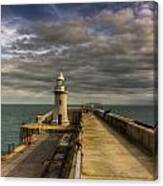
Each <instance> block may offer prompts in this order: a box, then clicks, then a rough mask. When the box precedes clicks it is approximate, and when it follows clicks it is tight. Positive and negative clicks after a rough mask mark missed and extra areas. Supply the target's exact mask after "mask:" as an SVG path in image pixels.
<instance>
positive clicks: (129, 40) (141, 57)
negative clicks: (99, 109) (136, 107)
mask: <svg viewBox="0 0 163 186" xmlns="http://www.w3.org/2000/svg"><path fill="white" fill-rule="evenodd" d="M137 7H139V8H137ZM89 8H90V7H89ZM83 10H84V7H82V11H83ZM50 11H51V13H50V14H52V12H53V11H56V7H53V6H51V7H50ZM80 11H81V9H77V10H76V12H75V13H73V15H75V16H68V15H70V11H69V9H67V12H66V13H65V14H63V10H62V11H61V12H58V14H59V13H61V15H60V18H57V19H56V18H55V19H52V18H51V17H50V18H49V17H48V19H47V17H45V18H44V19H42V20H38V19H35V20H34V21H29V20H26V19H25V18H24V17H23V18H21V17H19V19H17V20H18V21H13V22H11V21H9V18H8V17H6V18H4V19H3V20H2V70H1V71H2V96H3V97H4V100H5V102H8V101H9V102H10V101H11V102H14V101H15V102H20V101H22V100H23V99H25V98H26V97H28V98H29V100H31V101H34V100H35V101H34V102H39V99H38V97H39V98H40V99H41V100H42V101H43V102H49V101H51V99H50V97H52V95H53V93H52V91H53V87H54V85H55V78H56V76H57V74H58V73H59V71H63V73H64V75H65V77H66V79H67V86H68V89H69V90H70V100H71V101H72V102H75V103H77V102H81V100H80V98H82V97H84V99H85V101H89V99H90V100H92V101H96V102H97V101H99V102H101V101H102V100H104V99H106V98H108V97H110V98H111V100H110V99H107V100H108V101H107V103H115V104H116V103H117V104H119V103H124V104H125V103H127V104H135V103H137V104H143V103H144V104H148V103H151V100H152V99H153V81H154V79H153V66H154V51H153V50H154V48H153V42H154V35H153V24H154V23H153V21H154V17H153V11H154V10H153V9H151V5H150V4H149V5H148V3H145V4H134V5H133V4H132V6H128V7H127V8H126V7H125V8H121V9H118V10H116V11H113V10H112V9H110V8H108V9H107V8H102V9H96V11H95V12H94V16H83V15H81V12H80ZM62 14H63V15H67V16H62ZM10 19H12V18H11V17H10ZM14 19H15V18H14V16H13V20H14ZM24 23H25V24H24ZM30 96H31V99H30ZM3 97H2V101H3ZM122 99H123V100H122ZM24 102H26V99H25V100H24Z"/></svg>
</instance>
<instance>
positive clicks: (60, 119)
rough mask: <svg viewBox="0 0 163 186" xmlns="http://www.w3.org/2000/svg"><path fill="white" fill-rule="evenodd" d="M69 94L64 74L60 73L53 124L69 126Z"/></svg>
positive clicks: (55, 90)
mask: <svg viewBox="0 0 163 186" xmlns="http://www.w3.org/2000/svg"><path fill="white" fill-rule="evenodd" d="M67 94H68V91H67V87H66V85H65V78H64V76H63V74H62V72H60V74H59V76H58V77H57V80H56V86H55V89H54V96H55V99H54V100H55V108H54V116H53V122H55V123H57V124H58V125H61V124H63V125H64V124H65V125H67V124H69V120H68V114H67Z"/></svg>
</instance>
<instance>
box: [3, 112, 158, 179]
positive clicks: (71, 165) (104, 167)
mask: <svg viewBox="0 0 163 186" xmlns="http://www.w3.org/2000/svg"><path fill="white" fill-rule="evenodd" d="M68 113H69V120H70V125H68V126H65V125H64V126H62V125H50V124H49V122H48V123H46V122H45V121H43V120H42V121H43V122H42V123H37V122H36V123H30V124H24V125H22V126H21V133H20V134H21V135H20V137H21V140H22V143H23V144H21V145H20V146H18V147H17V149H15V151H13V152H12V153H11V154H7V155H6V156H4V157H2V176H6V177H30V178H37V177H42V178H71V179H72V178H76V179H79V178H81V179H114V180H117V179H141V180H153V179H156V178H157V166H156V162H157V161H156V160H157V155H156V154H157V148H156V147H157V140H156V139H157V130H155V129H152V128H148V127H146V126H141V125H137V124H136V123H134V122H133V121H132V119H126V118H124V117H122V116H117V115H115V114H112V113H110V114H109V115H107V116H105V117H103V115H102V116H100V115H98V114H94V112H91V111H83V112H81V110H80V109H78V110H69V112H68ZM45 116H48V118H50V117H51V115H49V114H47V115H45ZM43 118H47V117H43ZM48 121H49V120H48Z"/></svg>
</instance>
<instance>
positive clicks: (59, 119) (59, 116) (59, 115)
mask: <svg viewBox="0 0 163 186" xmlns="http://www.w3.org/2000/svg"><path fill="white" fill-rule="evenodd" d="M61 124H62V114H58V125H61Z"/></svg>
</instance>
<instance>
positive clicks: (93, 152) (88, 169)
mask: <svg viewBox="0 0 163 186" xmlns="http://www.w3.org/2000/svg"><path fill="white" fill-rule="evenodd" d="M82 145H83V147H82V153H83V158H82V175H81V178H86V179H91V178H95V179H116V180H117V179H143V180H153V179H154V162H153V160H152V158H151V157H150V156H147V155H146V154H145V153H144V152H142V151H140V150H139V149H138V148H137V147H136V146H135V145H133V144H131V143H129V142H128V141H127V140H126V139H124V138H123V137H122V136H120V135H119V134H118V133H117V132H115V131H113V129H111V128H110V127H108V126H107V125H106V123H104V122H103V121H101V120H99V119H98V118H97V117H96V116H94V115H91V114H90V113H89V114H84V115H83V117H82Z"/></svg>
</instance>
